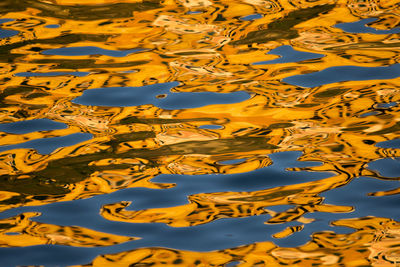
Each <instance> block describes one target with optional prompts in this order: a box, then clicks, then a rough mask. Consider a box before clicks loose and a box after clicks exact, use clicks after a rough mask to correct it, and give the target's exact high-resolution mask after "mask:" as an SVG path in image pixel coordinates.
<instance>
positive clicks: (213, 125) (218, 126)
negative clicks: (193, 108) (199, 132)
mask: <svg viewBox="0 0 400 267" xmlns="http://www.w3.org/2000/svg"><path fill="white" fill-rule="evenodd" d="M222 128H224V126H222V125H216V124H205V125H200V126H199V129H208V130H219V129H222Z"/></svg>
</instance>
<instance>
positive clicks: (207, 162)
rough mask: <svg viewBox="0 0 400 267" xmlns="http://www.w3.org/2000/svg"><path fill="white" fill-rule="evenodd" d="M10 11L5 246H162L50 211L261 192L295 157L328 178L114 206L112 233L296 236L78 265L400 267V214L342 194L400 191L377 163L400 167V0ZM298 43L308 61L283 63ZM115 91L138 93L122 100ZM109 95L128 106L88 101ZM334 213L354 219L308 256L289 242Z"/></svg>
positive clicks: (5, 4)
mask: <svg viewBox="0 0 400 267" xmlns="http://www.w3.org/2000/svg"><path fill="white" fill-rule="evenodd" d="M0 12H1V18H0V53H1V57H0V99H1V101H0V120H1V125H0V126H1V127H3V126H4V128H1V129H4V131H1V132H0V135H1V138H0V180H1V183H0V211H1V212H2V213H0V215H1V218H0V226H1V227H0V247H4V248H11V247H29V246H38V245H43V246H44V245H61V246H65V247H67V246H69V247H85V248H94V247H108V246H109V247H111V248H112V247H113V246H116V247H118V246H122V244H125V243H127V244H133V245H132V246H135V245H134V244H135V242H139V241H141V240H145V238H144V237H141V236H140V234H139V235H138V234H137V233H136V232H135V233H134V234H129V233H128V232H124V233H122V230H121V231H120V232H118V231H115V229H112V230H111V229H110V231H107V230H106V228H105V227H103V226H102V227H100V226H99V228H96V229H90V228H88V227H85V226H82V225H79V223H76V225H75V224H73V223H72V224H71V223H70V222H67V223H66V224H65V225H58V224H57V223H45V222H42V221H41V219H40V218H41V215H43V214H45V213H46V211H42V209H40V210H41V211H40V212H39V211H36V209H37V208H43V207H47V205H49V206H51V205H63V203H75V202H76V201H85V200H90V199H92V198H95V197H96V196H103V195H107V194H110V195H113V194H114V195H115V194H118V193H119V192H123V190H128V189H138V188H141V189H143V188H145V189H151V190H154V192H164V191H165V192H167V191H168V190H174V188H177V187H178V186H179V184H177V183H174V182H165V179H162V182H159V181H157V177H174V175H175V176H184V177H185V179H186V178H187V179H190V177H191V176H197V175H205V176H207V175H214V176H215V179H216V180H218V179H219V178H220V177H221V175H242V176H241V177H243V179H242V183H243V184H245V183H246V177H251V176H252V175H253V173H254V171H257V170H262V169H266V170H268V168H271V167H273V166H276V165H277V164H279V162H277V160H273V155H277V154H279V153H281V152H283V153H285V152H300V157H299V158H298V159H297V162H298V163H299V164H300V165H301V164H303V165H304V164H305V165H304V166H303V165H301V166H300V167H292V168H288V169H286V170H284V172H285V173H290V175H294V176H296V175H297V173H307V174H308V175H309V176H310V178H312V177H317V176H315V175H317V174H321V175H325V176H323V177H324V178H315V179H310V180H304V179H303V178H299V179H298V180H297V181H296V182H295V183H292V184H279V181H278V185H274V186H268V184H266V186H260V187H258V188H257V189H254V188H253V189H251V190H240V191H238V190H236V191H235V190H229V188H228V189H226V190H217V191H216V190H214V189H213V184H212V183H211V184H209V189H208V191H207V192H195V193H188V194H187V195H186V199H185V200H183V201H181V202H180V204H176V205H175V204H174V205H170V206H168V205H166V206H162V207H144V208H137V206H136V204H135V201H131V200H130V199H128V198H127V199H120V200H119V201H114V202H112V203H107V204H104V205H102V207H100V208H98V209H97V210H96V212H97V213H99V218H101V219H99V220H100V221H101V223H103V224H105V222H104V221H106V222H107V223H110V225H111V223H121V225H122V224H123V225H129V226H130V227H135V225H154V224H157V225H161V226H162V227H172V228H190V227H199V226H201V225H204V226H207V225H210V224H213V223H216V222H217V221H227V220H233V219H238V218H250V217H256V216H264V215H265V216H266V217H265V218H266V219H265V221H264V223H265V224H266V225H267V226H271V227H272V226H273V225H282V226H283V228H282V229H283V230H280V231H277V232H275V233H273V234H272V235H271V236H267V235H266V234H264V233H260V235H265V241H262V242H254V243H248V244H245V245H241V246H235V247H233V246H231V247H229V246H228V247H224V248H221V249H218V250H210V251H193V250H190V249H181V248H174V247H161V246H156V245H155V246H147V245H146V246H141V245H139V246H138V247H136V248H134V249H132V248H130V249H124V247H119V248H120V249H119V252H117V253H115V251H116V250H112V252H110V253H108V252H107V250H101V251H100V252H98V253H97V254H96V255H97V256H96V257H92V261H91V262H90V260H89V261H87V262H78V263H76V264H78V265H81V266H129V265H132V266H147V265H151V264H153V265H155V266H158V265H159V264H166V265H180V266H223V265H225V264H236V265H238V266H280V265H286V266H319V265H321V266H325V265H327V266H329V265H332V266H340V265H343V264H344V265H346V266H370V265H372V266H393V265H396V264H399V263H400V250H399V249H398V246H399V245H400V226H399V222H398V220H399V218H397V217H396V216H397V215H396V214H393V216H392V217H387V218H385V217H382V216H378V215H376V214H375V213H374V210H371V213H370V214H368V215H365V216H364V215H363V216H357V215H352V214H351V213H353V212H356V211H357V210H358V209H359V207H358V206H357V203H356V204H352V205H346V204H334V203H332V202H330V201H329V198H327V197H325V195H324V194H328V193H329V192H331V191H332V192H336V191H334V190H341V189H343V188H346V187H348V186H349V185H350V184H351V183H353V182H356V181H363V180H365V181H366V180H367V179H374V181H375V180H376V183H379V184H387V183H394V182H396V181H398V180H399V177H400V176H399V174H398V173H397V175H394V176H391V175H386V174H385V171H382V170H381V169H376V168H373V167H371V166H372V165H373V163H375V162H378V161H380V160H386V159H396V160H397V159H398V157H400V150H399V148H400V146H399V143H398V142H397V143H396V140H397V139H398V138H400V116H399V113H398V112H399V109H400V106H399V104H398V103H399V101H400V79H399V77H400V67H399V66H400V65H399V64H400V35H399V33H398V31H397V30H398V29H399V27H400V3H399V2H398V1H395V0H392V1H383V0H366V1H364V0H363V1H361V0H317V1H311V0H310V1H308V0H279V1H278V0H252V1H250V0H234V1H231V0H230V1H227V0H163V1H156V0H102V1H98V0H85V1H78V0H50V1H47V0H17V1H16V0H4V1H2V3H0ZM252 15H254V16H252ZM255 15H257V16H255ZM367 18H375V20H373V21H372V22H369V23H368V24H367V25H361V26H363V27H364V26H365V27H368V28H372V29H375V30H376V31H377V33H373V32H363V30H362V29H364V28H365V27H364V28H363V27H359V28H360V29H361V30H359V32H346V31H345V30H343V29H341V28H340V27H339V26H337V25H338V24H340V23H348V24H350V25H353V24H354V23H357V22H359V21H361V20H363V19H367ZM357 29H358V28H356V31H357ZM281 47H284V48H285V47H286V48H288V47H289V48H291V49H292V50H287V51H292V53H299V55H300V54H301V53H300V52H303V54H302V55H305V54H307V57H305V58H301V57H300V58H296V57H294V56H291V55H290V54H285V53H283V54H277V53H274V51H279V50H274V49H277V48H278V49H279V48H281ZM288 53H289V52H288ZM280 58H282V60H279V61H274V60H275V59H280ZM353 72H354V73H353ZM358 72H359V73H361V74H360V75H358V76H357V73H358ZM311 74H312V76H308V75H311ZM348 77H350V78H348ZM303 80H304V81H306V82H310V83H312V84H313V85H312V86H308V85H307V84H306V83H305V82H303ZM163 84H169V85H171V86H170V87H171V88H170V89H168V90H166V89H165V88H164V89H165V90H164V89H163V90H162V88H163V87H162V86H163ZM153 85H154V86H153ZM149 86H150V87H149ZM151 86H153V87H151ZM115 88H125V89H126V90H125V91H121V93H118V94H121V95H117V90H116V89H115ZM143 88H144V89H145V90H143ZM160 88H161V89H160ZM95 89H101V90H102V91H101V92H103V91H104V92H106V93H107V94H109V95H110V96H112V97H105V98H104V104H101V105H96V99H95V98H92V99H90V97H89V98H88V100H87V101H88V102H87V103H86V102H85V104H82V103H81V102H80V99H81V98H80V97H82V95H83V94H84V93H85V92H87V93H88V92H90V90H93V91H92V92H95ZM113 90H114V91H113ZM135 90H136V91H138V90H142V91H143V92H144V93H143V94H146V96H147V97H143V98H141V97H142V95H143V94H142V93H140V94H139V93H138V92H135ZM146 90H147V91H146ZM150 90H153V91H150ZM204 93H213V94H209V95H207V94H206V95H205V96H210V95H212V99H211V98H210V97H209V98H207V97H204V98H202V96H203V95H204ZM88 95H89V94H88ZM239 95H243V96H245V98H243V99H242V98H240V97H239V98H236V97H237V96H239ZM120 99H126V101H127V103H128V104H127V105H121V103H120V102H119V101H120ZM129 99H132V102H134V103H135V104H134V105H129V101H130V100H129ZM225 99H228V100H226V101H227V102H224V101H225ZM91 101H92V102H91ZM137 103H139V104H137ZM160 103H168V108H165V107H166V106H164V104H160ZM183 104H184V105H185V106H184V108H179V106H180V105H183ZM165 105H167V104H165ZM175 107H178V108H175ZM40 119H47V120H51V121H53V122H58V123H60V125H61V124H62V125H66V126H65V127H60V128H56V129H53V128H51V127H49V128H46V127H45V128H43V129H35V130H32V131H29V130H28V131H25V132H22V133H21V131H20V130H18V129H19V128H18V127H22V126H18V125H23V124H15V123H21V122H27V121H31V120H40ZM15 125H16V126H15ZM13 127H14V128H15V127H16V128H15V129H17V128H18V129H17V130H18V131H17V130H15V129H14V128H13ZM13 129H14V130H13ZM83 134H84V135H83ZM387 142H389V145H382V144H386V143H387ZM310 162H314V163H317V164H308V165H307V164H306V163H310ZM397 164H398V163H397ZM235 177H236V176H235ZM299 177H300V176H299ZM302 177H303V176H302ZM266 179H278V180H279V175H278V174H277V177H266ZM368 181H369V180H368ZM369 189H370V190H369V192H367V193H368V195H367V196H366V197H369V198H376V199H377V201H378V199H382V198H384V197H390V196H395V195H397V194H398V193H399V192H400V187H398V185H397V187H395V188H390V189H382V190H381V189H380V187H377V188H369ZM152 192H153V191H152ZM79 203H83V202H79ZM378 203H379V202H378ZM274 207H275V208H276V207H281V208H282V207H283V209H278V211H277V210H276V209H275V208H274ZM317 213H318V214H319V213H324V214H330V215H335V216H336V217H334V218H336V219H332V220H330V225H326V229H325V230H323V231H315V232H313V233H312V234H311V235H308V236H305V237H304V236H301V237H299V239H303V240H302V245H296V246H291V245H289V246H279V245H278V240H284V239H285V238H287V237H289V236H293V237H295V236H296V235H298V234H301V233H302V232H304V231H305V228H306V227H307V225H308V224H312V223H315V222H316V221H318V219H317V218H316V214H317ZM337 214H339V215H337ZM340 214H343V216H344V217H340V216H342V215H340ZM354 214H356V213H354ZM338 216H339V217H338ZM50 217H51V216H50ZM338 218H339V219H338ZM116 225H118V224H116ZM161 226H160V227H161ZM329 227H331V229H328V228H329ZM335 227H341V229H344V228H345V229H347V230H346V231H344V232H343V233H342V232H340V231H339V232H335V229H336V228H335ZM193 242H196V241H193ZM199 242H201V241H199ZM44 249H45V248H44ZM32 264H33V263H32ZM135 264H136V265H135ZM232 266H233V265H232Z"/></svg>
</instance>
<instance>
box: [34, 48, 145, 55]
mask: <svg viewBox="0 0 400 267" xmlns="http://www.w3.org/2000/svg"><path fill="white" fill-rule="evenodd" d="M144 50H145V49H141V48H136V49H130V50H124V51H119V50H109V49H104V48H100V47H96V46H77V47H62V48H55V49H49V50H45V51H43V52H42V54H43V55H57V56H89V55H105V56H110V57H126V56H127V55H129V54H132V53H137V52H141V51H144Z"/></svg>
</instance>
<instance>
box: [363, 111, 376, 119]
mask: <svg viewBox="0 0 400 267" xmlns="http://www.w3.org/2000/svg"><path fill="white" fill-rule="evenodd" d="M379 114H380V112H378V111H371V112H366V113H363V114H361V115H360V116H359V117H360V118H365V117H368V116H376V115H379Z"/></svg>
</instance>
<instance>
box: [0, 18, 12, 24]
mask: <svg viewBox="0 0 400 267" xmlns="http://www.w3.org/2000/svg"><path fill="white" fill-rule="evenodd" d="M14 20H15V19H0V24H3V23H6V22H11V21H14Z"/></svg>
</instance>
